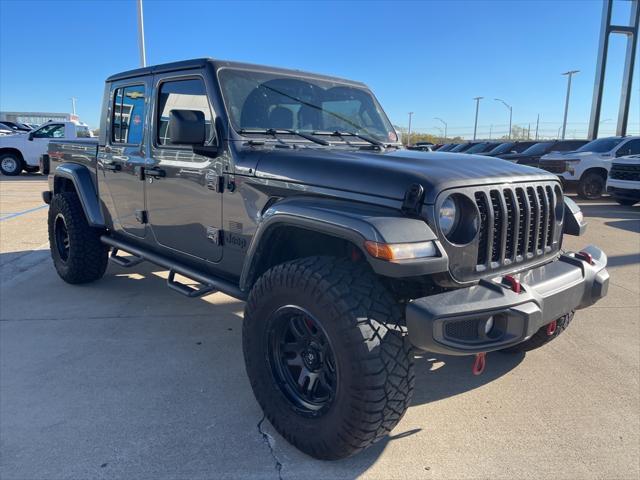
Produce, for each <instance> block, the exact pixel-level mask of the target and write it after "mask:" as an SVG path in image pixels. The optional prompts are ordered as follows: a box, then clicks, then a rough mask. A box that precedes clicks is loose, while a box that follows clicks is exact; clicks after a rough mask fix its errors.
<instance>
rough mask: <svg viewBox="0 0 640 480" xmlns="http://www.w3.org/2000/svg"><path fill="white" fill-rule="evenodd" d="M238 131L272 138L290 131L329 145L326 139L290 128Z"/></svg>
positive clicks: (320, 143)
mask: <svg viewBox="0 0 640 480" xmlns="http://www.w3.org/2000/svg"><path fill="white" fill-rule="evenodd" d="M238 133H241V134H242V133H264V134H266V135H271V136H272V137H273V138H278V136H277V135H278V133H290V134H291V135H297V136H299V137H302V138H304V139H306V140H309V141H311V142H314V143H317V144H319V145H331V143H330V142H327V141H326V140H323V139H321V138H318V137H314V136H313V135H309V134H308V133H304V132H299V131H298V130H293V129H291V128H242V129H240V130H238Z"/></svg>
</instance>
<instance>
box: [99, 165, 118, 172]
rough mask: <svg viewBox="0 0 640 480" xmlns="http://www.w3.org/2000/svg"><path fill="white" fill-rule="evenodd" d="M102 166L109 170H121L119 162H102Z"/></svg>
mask: <svg viewBox="0 0 640 480" xmlns="http://www.w3.org/2000/svg"><path fill="white" fill-rule="evenodd" d="M102 168H104V169H105V170H109V171H111V172H119V171H120V170H122V165H120V164H119V163H103V164H102Z"/></svg>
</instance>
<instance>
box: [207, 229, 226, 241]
mask: <svg viewBox="0 0 640 480" xmlns="http://www.w3.org/2000/svg"><path fill="white" fill-rule="evenodd" d="M207 238H208V239H209V240H210V241H211V243H213V244H214V245H219V246H220V245H222V239H223V238H224V232H223V231H222V229H221V228H215V227H207Z"/></svg>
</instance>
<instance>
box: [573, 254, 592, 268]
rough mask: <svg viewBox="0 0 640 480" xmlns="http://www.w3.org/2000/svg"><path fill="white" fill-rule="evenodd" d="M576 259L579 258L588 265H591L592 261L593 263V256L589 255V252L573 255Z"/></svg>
mask: <svg viewBox="0 0 640 480" xmlns="http://www.w3.org/2000/svg"><path fill="white" fill-rule="evenodd" d="M575 257H576V258H579V259H580V260H582V261H585V262H587V263H588V264H589V265H593V264H594V261H593V256H592V255H591V254H590V253H589V252H585V251H582V252H578V253H576V254H575Z"/></svg>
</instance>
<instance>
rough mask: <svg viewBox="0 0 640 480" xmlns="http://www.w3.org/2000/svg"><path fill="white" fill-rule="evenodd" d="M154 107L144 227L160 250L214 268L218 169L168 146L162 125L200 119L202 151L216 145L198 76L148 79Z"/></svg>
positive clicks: (218, 234) (218, 245) (187, 150)
mask: <svg viewBox="0 0 640 480" xmlns="http://www.w3.org/2000/svg"><path fill="white" fill-rule="evenodd" d="M154 85H155V89H154V92H155V102H154V104H155V107H154V115H153V117H154V118H153V133H152V138H151V142H150V143H151V157H152V161H153V165H150V168H149V169H146V170H145V176H146V177H147V179H146V187H145V188H146V198H147V209H148V211H149V223H150V225H151V229H152V231H153V235H154V237H155V240H156V241H157V242H158V243H159V244H160V245H162V246H163V247H166V248H169V249H171V250H174V251H177V252H180V253H183V254H186V255H189V256H192V257H194V258H197V259H203V260H206V261H209V262H214V263H215V262H218V261H220V259H221V258H222V241H223V238H222V237H223V235H222V231H221V227H222V192H221V188H220V180H221V179H222V178H223V177H222V170H223V163H222V160H221V159H220V158H216V159H212V158H208V157H204V156H201V155H196V154H195V153H193V150H192V148H191V147H186V146H180V145H172V144H171V141H170V139H169V132H168V125H169V114H170V112H171V110H173V109H177V110H198V111H201V112H203V113H204V117H205V122H206V125H207V142H206V144H207V145H217V142H218V140H217V138H216V132H215V130H216V129H215V128H214V120H215V113H214V110H213V107H212V105H211V102H210V101H209V96H208V95H207V88H206V83H205V79H204V77H203V76H202V75H201V73H200V70H195V71H191V72H190V71H185V72H180V74H179V75H178V74H176V73H175V72H174V73H167V74H162V75H157V76H155V77H154Z"/></svg>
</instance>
